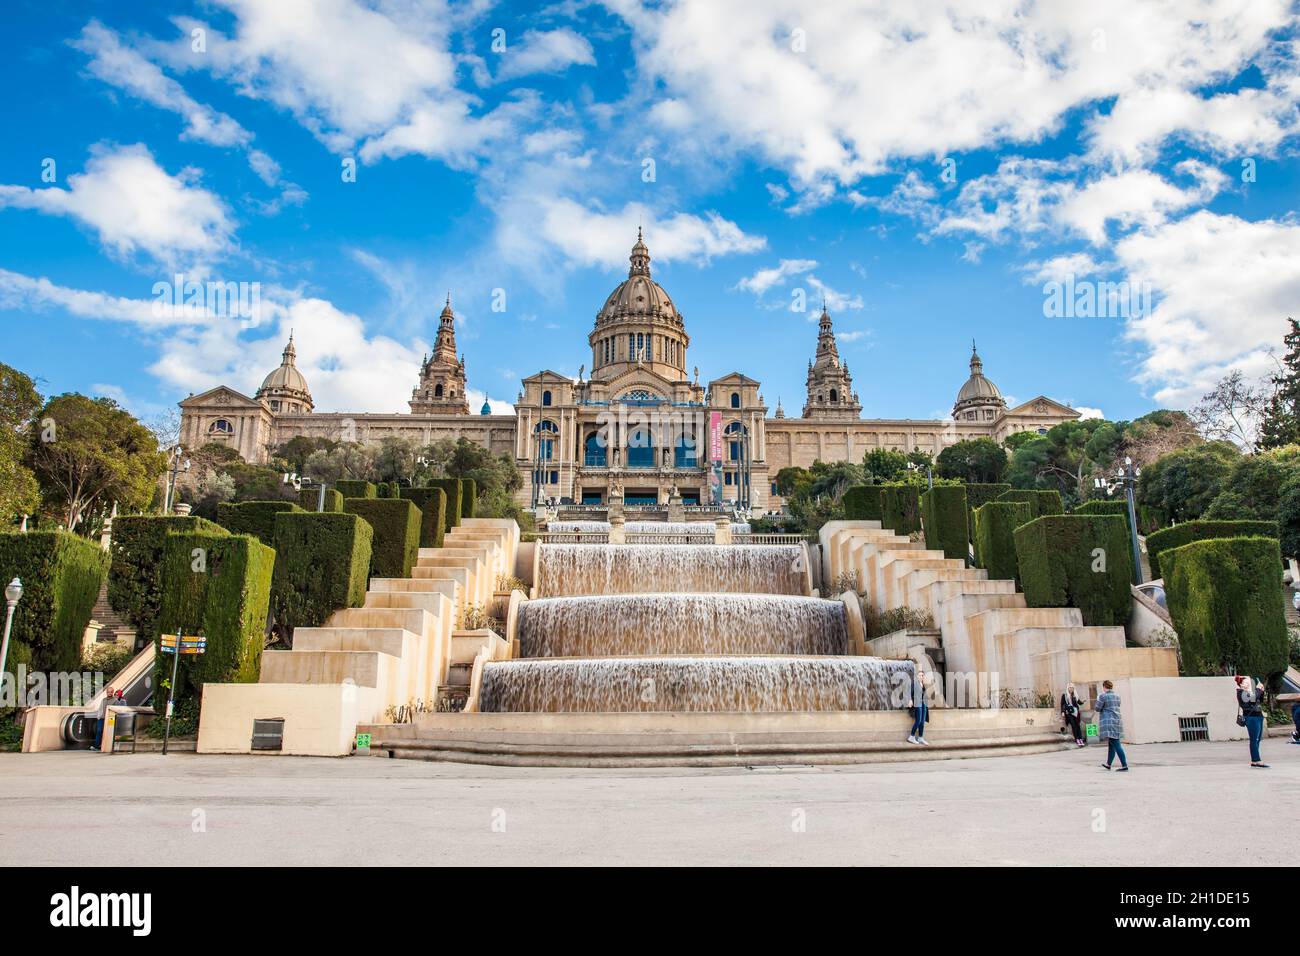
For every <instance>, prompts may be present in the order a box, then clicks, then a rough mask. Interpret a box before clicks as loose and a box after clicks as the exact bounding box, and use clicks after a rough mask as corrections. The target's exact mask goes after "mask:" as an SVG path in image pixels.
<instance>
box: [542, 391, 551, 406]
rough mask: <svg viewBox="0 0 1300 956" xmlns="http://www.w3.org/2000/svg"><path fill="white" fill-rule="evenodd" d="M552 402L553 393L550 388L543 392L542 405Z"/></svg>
mask: <svg viewBox="0 0 1300 956" xmlns="http://www.w3.org/2000/svg"><path fill="white" fill-rule="evenodd" d="M550 404H551V393H550V390H549V389H548V390H547V391H545V392H542V406H543V407H546V406H548V405H550Z"/></svg>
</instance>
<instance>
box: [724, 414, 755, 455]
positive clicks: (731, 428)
mask: <svg viewBox="0 0 1300 956" xmlns="http://www.w3.org/2000/svg"><path fill="white" fill-rule="evenodd" d="M722 433H723V434H724V435H726V436H727V458H728V460H730V461H739V460H740V440H741V439H742V438H744V437H745V436H746V435H748V434H749V429H747V428H746V427H745V426H744V425H742V424H740V422H732V423H731V424H730V425H728V426H727V427H726V428H724V429H723V430H722Z"/></svg>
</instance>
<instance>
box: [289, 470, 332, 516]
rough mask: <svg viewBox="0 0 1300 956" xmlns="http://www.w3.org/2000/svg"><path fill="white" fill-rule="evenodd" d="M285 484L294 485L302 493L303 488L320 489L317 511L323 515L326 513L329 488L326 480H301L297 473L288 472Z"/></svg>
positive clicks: (304, 478)
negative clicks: (326, 490) (326, 497)
mask: <svg viewBox="0 0 1300 956" xmlns="http://www.w3.org/2000/svg"><path fill="white" fill-rule="evenodd" d="M282 480H283V483H284V484H286V485H293V487H294V490H295V491H301V490H302V489H303V488H307V489H309V490H310V489H311V487H312V486H313V485H315V486H317V487H319V488H320V496H319V497H318V498H317V499H316V511H317V513H318V514H322V513H324V511H325V489H326V488H328V487H329V482H328V481H325V480H323V479H322V480H321V481H317V480H316V479H315V478H307V477H302V478H299V477H298V474H297V472H289V471H286V472H285V473H284V477H283V479H282Z"/></svg>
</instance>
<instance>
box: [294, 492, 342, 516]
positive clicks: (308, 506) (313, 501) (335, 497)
mask: <svg viewBox="0 0 1300 956" xmlns="http://www.w3.org/2000/svg"><path fill="white" fill-rule="evenodd" d="M298 505H299V506H300V507H301V508H302V510H303V511H315V510H316V509H317V508H318V507H319V506H320V489H319V488H304V489H302V491H300V492H298ZM342 510H343V495H342V494H341V493H340V492H339V491H337V490H335V489H334V488H326V489H325V511H326V512H327V513H330V514H337V513H339V512H341V511H342Z"/></svg>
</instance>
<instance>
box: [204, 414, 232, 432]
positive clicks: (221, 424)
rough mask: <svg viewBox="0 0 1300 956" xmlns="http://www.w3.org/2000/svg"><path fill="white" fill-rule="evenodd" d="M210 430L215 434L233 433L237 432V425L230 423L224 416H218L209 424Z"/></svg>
mask: <svg viewBox="0 0 1300 956" xmlns="http://www.w3.org/2000/svg"><path fill="white" fill-rule="evenodd" d="M208 431H209V432H211V433H213V434H215V435H233V434H234V433H235V426H234V425H232V424H230V422H228V421H226V420H225V419H224V418H218V419H217V420H216V421H215V422H213V423H212V424H211V425H209V426H208Z"/></svg>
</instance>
